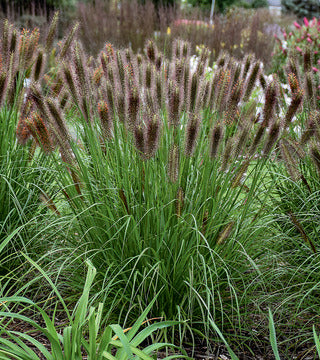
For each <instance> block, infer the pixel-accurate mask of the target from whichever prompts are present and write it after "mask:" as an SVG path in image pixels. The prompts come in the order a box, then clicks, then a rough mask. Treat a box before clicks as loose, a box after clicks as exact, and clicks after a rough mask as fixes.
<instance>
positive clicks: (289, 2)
mask: <svg viewBox="0 0 320 360" xmlns="http://www.w3.org/2000/svg"><path fill="white" fill-rule="evenodd" d="M281 5H282V11H283V12H285V13H291V14H294V15H295V16H297V17H298V18H300V19H302V18H304V17H306V18H307V19H312V18H313V17H316V18H318V17H319V16H320V4H319V1H318V0H281Z"/></svg>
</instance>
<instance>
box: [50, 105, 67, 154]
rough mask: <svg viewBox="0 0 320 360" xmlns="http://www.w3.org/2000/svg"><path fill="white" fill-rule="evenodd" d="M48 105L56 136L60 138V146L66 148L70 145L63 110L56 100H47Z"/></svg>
mask: <svg viewBox="0 0 320 360" xmlns="http://www.w3.org/2000/svg"><path fill="white" fill-rule="evenodd" d="M46 105H47V107H48V109H49V112H50V114H51V117H50V118H49V121H50V123H51V125H52V127H53V130H54V132H55V135H56V136H57V137H58V138H57V139H58V141H59V143H60V146H61V147H63V148H65V146H66V145H67V144H68V143H69V132H68V130H67V127H66V125H65V121H64V117H63V114H62V112H61V109H60V108H59V103H58V102H57V100H55V99H52V98H47V99H46Z"/></svg>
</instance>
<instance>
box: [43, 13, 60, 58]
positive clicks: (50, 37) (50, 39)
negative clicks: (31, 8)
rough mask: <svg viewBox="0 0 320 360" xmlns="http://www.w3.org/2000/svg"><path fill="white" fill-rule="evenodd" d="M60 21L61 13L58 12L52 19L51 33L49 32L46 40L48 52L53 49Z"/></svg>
mask: <svg viewBox="0 0 320 360" xmlns="http://www.w3.org/2000/svg"><path fill="white" fill-rule="evenodd" d="M58 21H59V12H58V11H57V12H56V13H55V14H54V15H53V18H52V21H51V24H50V27H49V31H48V35H47V38H46V45H45V47H46V52H49V51H50V50H51V48H52V44H53V40H54V37H55V34H56V31H57V27H58Z"/></svg>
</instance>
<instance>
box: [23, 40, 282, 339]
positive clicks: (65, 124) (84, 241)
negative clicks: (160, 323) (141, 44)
mask: <svg viewBox="0 0 320 360" xmlns="http://www.w3.org/2000/svg"><path fill="white" fill-rule="evenodd" d="M172 53H173V54H174V56H173V58H172V60H170V61H168V60H167V59H166V58H164V57H163V55H161V53H160V52H159V50H158V49H157V48H156V47H155V45H154V44H153V43H152V42H149V43H148V45H147V47H146V55H138V56H135V55H133V54H132V52H131V51H130V50H124V51H118V50H115V49H113V47H112V46H111V45H109V44H108V45H107V46H106V48H105V50H104V51H103V52H102V53H101V54H100V55H99V57H98V59H97V60H96V61H95V60H92V59H91V60H90V61H88V59H87V56H86V54H85V53H84V51H83V49H82V46H81V44H80V43H79V42H75V43H74V46H73V48H72V52H71V57H70V58H69V59H68V60H66V61H65V62H64V63H62V64H61V66H60V68H58V69H57V75H56V78H54V79H52V80H53V81H52V84H53V85H51V87H49V89H48V88H47V92H46V91H42V90H41V88H40V87H39V85H38V84H36V83H35V84H32V85H31V87H30V91H29V93H28V97H27V100H26V103H27V104H28V103H30V104H31V105H30V108H31V110H30V112H29V113H28V114H27V115H28V116H29V118H30V119H31V122H32V123H34V124H36V123H37V119H38V117H39V116H40V117H41V118H43V119H46V120H45V122H44V123H43V125H44V130H43V134H46V135H45V136H43V138H42V139H43V141H42V142H41V146H42V147H43V148H45V149H47V148H48V149H49V148H50V149H51V150H50V151H51V152H52V157H53V159H55V160H54V164H55V171H56V177H55V181H56V182H57V184H58V186H59V188H60V191H61V194H63V195H64V197H65V200H64V201H66V202H67V203H68V208H69V209H70V211H71V213H72V215H70V229H72V230H71V231H68V236H67V237H66V239H65V240H64V242H63V246H64V247H65V249H66V251H63V250H61V251H62V257H63V256H65V259H66V260H69V261H70V262H71V264H72V268H74V267H76V268H78V269H79V266H80V265H81V262H82V261H83V259H87V258H89V259H90V261H91V262H92V263H93V265H94V266H95V268H96V269H97V279H99V283H103V284H104V290H103V291H101V292H100V294H99V295H97V297H100V298H103V299H104V301H105V302H106V304H107V309H109V311H108V314H109V316H112V317H116V320H117V321H119V322H121V323H123V324H127V323H131V322H132V321H133V320H134V319H136V318H137V315H138V313H139V312H140V309H144V308H146V307H147V306H148V304H149V303H150V302H151V300H152V299H153V298H154V297H155V296H156V294H158V293H159V291H160V289H162V291H161V292H160V294H159V295H158V296H157V301H156V303H155V304H154V306H153V308H152V310H151V311H152V314H153V315H154V316H159V315H161V316H165V317H168V318H172V319H173V318H179V317H180V318H182V319H189V320H190V324H191V326H195V327H198V328H199V324H200V327H201V332H202V333H203V336H205V337H208V336H209V333H210V327H208V326H207V324H208V323H207V317H208V314H207V310H206V309H205V308H204V307H203V306H202V305H201V303H200V302H198V301H197V296H196V293H197V294H200V295H201V296H204V297H205V298H206V299H207V300H206V301H207V305H208V309H210V312H212V313H213V314H215V317H216V321H217V322H218V323H219V325H221V326H223V328H224V329H225V328H229V329H230V328H232V329H233V330H234V331H235V332H239V334H238V335H239V336H241V332H242V331H243V329H241V328H240V329H237V330H235V329H236V324H239V323H240V322H239V321H240V318H241V316H242V314H243V311H245V312H246V311H247V310H246V308H245V303H242V301H244V302H246V300H245V299H244V298H242V299H240V298H239V296H238V293H239V291H243V292H247V293H249V288H254V287H255V285H254V286H252V287H251V286H250V285H249V284H250V282H251V280H249V276H248V275H246V277H245V278H244V277H243V274H244V273H246V272H247V271H248V270H251V269H252V266H253V264H254V258H256V257H257V256H259V254H261V251H259V252H257V251H255V250H254V249H256V238H257V237H260V236H262V235H263V231H262V228H259V226H257V223H258V219H259V217H260V216H261V214H262V213H263V211H264V208H263V205H264V204H265V202H266V199H267V197H268V194H269V191H270V186H271V184H268V183H266V182H265V181H264V171H263V169H264V166H265V163H266V161H267V159H268V156H269V154H270V151H271V150H272V148H273V146H274V145H275V143H276V142H277V139H278V137H279V134H280V126H278V122H277V121H275V118H274V115H275V105H276V97H277V87H276V83H275V82H274V81H271V82H270V83H268V84H266V95H265V107H264V109H263V120H262V122H259V121H258V118H257V117H256V115H255V106H256V105H255V103H254V102H252V101H250V94H251V92H252V90H253V88H254V86H255V84H256V83H257V82H258V80H259V79H260V78H261V76H262V77H263V74H261V67H260V63H259V62H257V61H256V60H255V59H254V57H253V56H248V57H247V58H246V59H245V60H244V61H243V62H240V63H239V62H236V61H235V60H233V59H232V58H230V57H229V56H227V55H225V54H223V55H222V56H221V57H220V58H219V60H218V62H217V66H218V68H217V70H216V71H215V73H214V75H213V76H211V77H208V76H207V74H206V72H207V70H206V69H207V66H208V59H209V52H208V51H203V53H202V56H201V58H200V60H199V62H198V64H197V65H196V68H195V69H190V45H189V44H188V43H185V42H183V41H181V40H178V41H177V42H175V44H174V47H173V50H172ZM59 79H63V80H64V81H65V84H66V85H65V86H64V87H62V86H61V87H60V88H59V90H58V92H57V93H56V92H54V88H55V84H57V83H59ZM60 83H61V81H60ZM48 90H49V91H48ZM52 94H54V95H58V97H57V98H53V96H52ZM63 99H67V102H65V101H62V100H63ZM21 124H22V126H23V125H24V124H25V119H24V118H22V119H21ZM269 128H270V129H271V130H270V131H269V133H268V131H267V129H269ZM30 135H31V134H30ZM54 149H56V150H54ZM55 206H56V207H57V210H58V211H59V212H61V213H62V210H60V209H59V202H57V203H56V205H55ZM252 233H254V235H255V236H252ZM63 253H64V254H63ZM60 261H63V260H61V259H60ZM77 263H78V265H77ZM64 264H65V265H66V262H64ZM65 270H66V271H68V270H67V265H66V269H65ZM82 276H83V274H82V273H81V272H79V270H78V271H76V272H75V273H73V274H72V276H70V281H71V283H72V286H73V288H74V289H77V288H79V287H80V288H81V283H82V279H83V277H82ZM114 284H117V286H116V287H115V286H114ZM119 289H121V291H119ZM240 289H241V290H240ZM106 315H107V314H106ZM104 321H110V319H108V317H107V316H105V318H104ZM185 331H186V327H185V329H184V332H185Z"/></svg>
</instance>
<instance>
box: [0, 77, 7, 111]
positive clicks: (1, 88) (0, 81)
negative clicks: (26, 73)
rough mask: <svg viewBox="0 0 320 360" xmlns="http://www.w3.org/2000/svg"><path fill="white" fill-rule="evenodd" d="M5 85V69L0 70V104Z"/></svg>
mask: <svg viewBox="0 0 320 360" xmlns="http://www.w3.org/2000/svg"><path fill="white" fill-rule="evenodd" d="M6 85H7V73H6V72H5V71H2V72H1V73H0V105H1V104H2V100H3V98H4V94H5V93H6V91H7V90H6Z"/></svg>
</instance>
